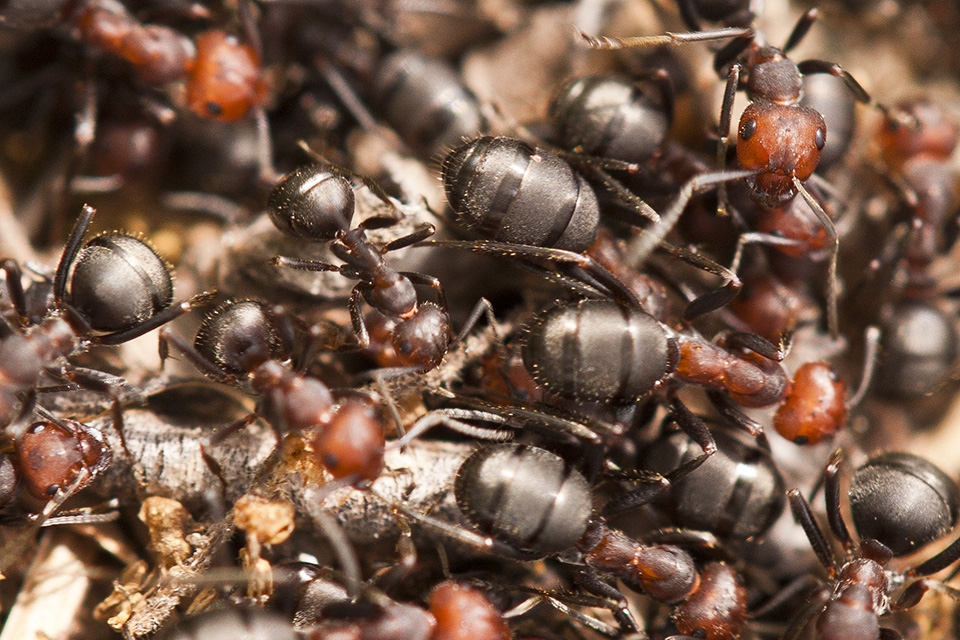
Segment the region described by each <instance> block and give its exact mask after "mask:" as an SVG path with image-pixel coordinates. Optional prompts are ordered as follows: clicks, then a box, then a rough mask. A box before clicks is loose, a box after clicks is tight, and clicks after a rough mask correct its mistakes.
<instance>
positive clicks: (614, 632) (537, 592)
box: [503, 587, 626, 638]
mask: <svg viewBox="0 0 960 640" xmlns="http://www.w3.org/2000/svg"><path fill="white" fill-rule="evenodd" d="M523 591H529V592H532V593H533V594H534V595H532V596H530V597H529V598H527V599H526V600H524V601H523V602H521V603H520V604H518V605H516V606H514V607H512V608H511V609H508V610H507V611H504V612H503V618H504V620H509V619H511V618H516V617H519V616H522V615H524V614H526V613H529V612H530V611H532V610H533V609H534V608H535V607H536V606H537V605H539V604H541V603H543V602H546V603H547V604H549V605H550V606H551V607H553V608H554V609H556V610H557V611H559V612H560V613H562V614H564V615H566V616H569V617H570V618H572V619H574V620H576V621H577V622H579V623H580V624H582V625H583V626H585V627H587V628H588V629H590V630H591V631H595V632H597V633H599V634H600V635H602V636H605V637H607V638H620V637H622V636H623V633H624V632H625V631H626V630H624V629H623V628H617V627H613V626H611V625H609V624H607V623H606V622H603V621H602V620H599V619H597V618H594V617H593V616H589V615H587V614H585V613H583V612H581V611H578V610H576V609H574V608H573V607H571V606H570V605H568V604H566V603H565V602H564V601H563V600H561V599H560V597H557V596H554V595H552V594H551V593H549V592H547V591H543V590H541V589H536V588H533V587H527V588H523ZM561 597H562V598H564V599H568V600H571V601H572V602H574V603H575V604H577V605H580V606H595V607H602V608H604V609H607V610H609V611H610V612H611V614H613V607H614V605H617V604H618V603H617V602H610V601H609V600H607V599H606V598H596V597H595V601H594V600H587V599H586V597H585V596H575V597H571V596H570V595H569V594H563V595H562V596H561Z"/></svg>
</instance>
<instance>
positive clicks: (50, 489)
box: [16, 420, 112, 500]
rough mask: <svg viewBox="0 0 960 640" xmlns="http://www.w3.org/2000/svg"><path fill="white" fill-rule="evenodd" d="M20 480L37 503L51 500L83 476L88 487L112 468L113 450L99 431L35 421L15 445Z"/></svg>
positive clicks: (68, 422)
mask: <svg viewBox="0 0 960 640" xmlns="http://www.w3.org/2000/svg"><path fill="white" fill-rule="evenodd" d="M16 451H17V460H18V462H19V464H18V467H19V471H20V479H21V481H22V482H23V485H24V488H25V489H26V490H27V493H29V494H30V495H31V496H33V497H34V498H37V499H38V500H49V499H51V498H53V497H54V496H56V495H57V493H58V492H60V491H65V490H66V489H68V488H69V487H71V486H72V485H74V484H75V483H76V482H77V480H78V479H79V478H80V474H81V473H85V474H87V479H86V480H85V481H83V482H81V483H80V484H79V486H77V487H76V489H82V488H84V487H85V486H87V485H88V484H89V483H90V481H91V480H93V478H94V477H95V476H96V475H97V474H98V473H100V472H101V471H103V470H104V469H106V468H107V466H109V464H110V461H111V459H112V454H111V452H110V447H109V446H107V443H106V442H105V441H104V439H103V436H102V435H101V434H100V432H99V431H97V430H95V429H92V428H90V427H87V426H86V425H84V424H82V423H80V422H76V421H74V420H64V421H62V424H57V423H54V422H50V421H47V420H44V421H41V422H35V423H33V424H32V425H30V427H29V428H28V429H27V430H26V432H24V434H23V435H22V436H20V438H19V439H18V440H17V443H16Z"/></svg>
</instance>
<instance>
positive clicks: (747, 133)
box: [740, 118, 757, 140]
mask: <svg viewBox="0 0 960 640" xmlns="http://www.w3.org/2000/svg"><path fill="white" fill-rule="evenodd" d="M756 132H757V121H756V119H755V118H750V119H749V120H747V121H746V122H744V123H743V125H741V127H740V138H742V139H743V140H749V139H750V138H752V137H753V134H755V133H756Z"/></svg>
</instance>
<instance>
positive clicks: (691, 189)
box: [626, 171, 757, 267]
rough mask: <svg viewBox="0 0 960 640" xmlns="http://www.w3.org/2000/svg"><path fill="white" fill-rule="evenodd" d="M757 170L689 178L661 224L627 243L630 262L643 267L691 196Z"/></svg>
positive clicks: (723, 172) (705, 174)
mask: <svg viewBox="0 0 960 640" xmlns="http://www.w3.org/2000/svg"><path fill="white" fill-rule="evenodd" d="M756 173H757V172H756V171H719V172H713V173H701V174H700V175H698V176H694V177H693V178H690V179H689V180H687V181H686V182H685V183H684V184H683V186H682V187H680V191H679V192H678V193H677V197H676V198H675V199H674V201H673V202H672V203H671V204H670V206H669V207H668V208H667V210H666V211H665V212H664V213H662V214H661V219H660V224H658V225H657V226H655V227H653V228H652V229H649V230H647V231H644V232H643V233H641V234H639V235H637V236H635V237H634V238H633V239H632V240H631V241H630V242H629V244H628V245H627V250H626V254H627V257H628V259H629V262H630V264H632V265H633V266H634V267H641V266H643V264H644V263H645V262H646V261H647V259H648V258H649V257H650V254H652V253H653V251H654V250H655V249H656V248H657V247H658V246H659V245H660V243H661V242H662V241H663V239H664V238H666V237H667V234H668V233H670V231H672V230H673V228H674V227H675V226H676V224H677V221H678V220H679V219H680V215H681V214H682V213H683V211H684V209H686V207H687V203H689V202H690V198H692V197H693V195H694V194H695V193H696V192H697V191H699V190H700V189H703V188H705V187H710V186H713V185H715V184H720V183H722V182H729V181H732V180H739V179H741V178H747V177H749V176H752V175H756Z"/></svg>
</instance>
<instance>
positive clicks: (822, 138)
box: [814, 129, 827, 151]
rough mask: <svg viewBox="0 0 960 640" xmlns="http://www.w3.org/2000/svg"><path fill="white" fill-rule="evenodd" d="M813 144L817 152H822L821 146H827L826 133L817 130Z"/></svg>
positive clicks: (823, 130) (822, 130)
mask: <svg viewBox="0 0 960 640" xmlns="http://www.w3.org/2000/svg"><path fill="white" fill-rule="evenodd" d="M814 144H816V145H817V151H823V145H825V144H827V132H826V130H825V129H817V135H816V138H815V140H814Z"/></svg>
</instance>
